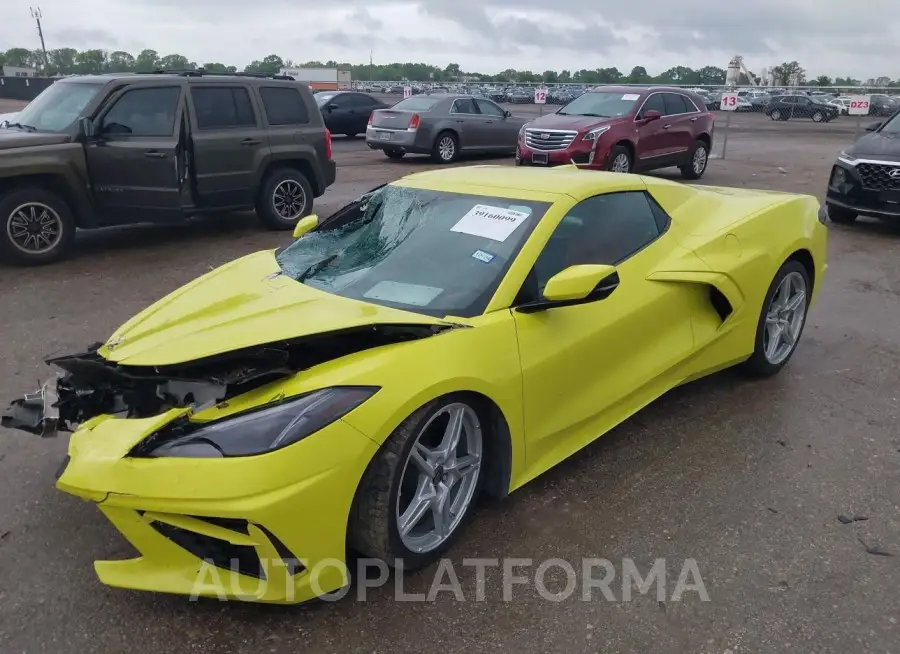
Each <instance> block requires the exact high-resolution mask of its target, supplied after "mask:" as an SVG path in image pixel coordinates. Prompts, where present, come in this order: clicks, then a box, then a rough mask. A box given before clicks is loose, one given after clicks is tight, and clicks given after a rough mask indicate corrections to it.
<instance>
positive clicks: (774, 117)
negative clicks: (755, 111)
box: [769, 109, 781, 120]
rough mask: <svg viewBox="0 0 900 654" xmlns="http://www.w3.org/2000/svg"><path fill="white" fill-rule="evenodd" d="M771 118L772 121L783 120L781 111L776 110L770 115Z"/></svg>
mask: <svg viewBox="0 0 900 654" xmlns="http://www.w3.org/2000/svg"><path fill="white" fill-rule="evenodd" d="M769 118H771V119H772V120H781V109H775V110H774V111H772V113H770V114H769Z"/></svg>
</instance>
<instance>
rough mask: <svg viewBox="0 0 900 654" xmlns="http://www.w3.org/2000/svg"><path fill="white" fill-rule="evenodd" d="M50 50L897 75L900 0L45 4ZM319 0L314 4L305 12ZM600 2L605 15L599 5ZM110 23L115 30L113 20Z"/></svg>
mask: <svg viewBox="0 0 900 654" xmlns="http://www.w3.org/2000/svg"><path fill="white" fill-rule="evenodd" d="M35 2H36V3H38V2H39V3H40V5H41V9H42V10H43V14H44V33H45V36H46V39H47V47H48V48H56V47H64V46H69V47H74V48H78V49H87V48H103V49H107V50H118V49H121V50H127V51H129V52H132V53H134V54H136V53H137V52H138V51H140V50H141V49H143V48H153V49H155V50H158V51H159V52H160V54H170V53H179V54H184V55H185V56H187V57H188V58H189V59H191V60H194V61H197V62H198V63H203V62H207V61H220V62H222V63H225V64H234V65H238V66H243V65H244V64H246V63H247V62H249V61H251V60H253V59H260V58H262V57H264V56H265V55H267V54H270V53H274V54H278V55H280V56H282V57H284V58H289V59H293V60H295V61H307V60H311V59H318V60H321V61H326V60H329V59H334V60H337V61H348V62H351V63H362V62H365V61H367V60H368V58H369V50H370V48H371V50H372V51H373V54H374V59H375V62H376V63H388V62H392V61H417V62H419V61H422V62H427V63H432V64H435V65H438V66H445V65H447V64H448V63H450V62H456V63H459V64H460V65H461V66H462V68H463V69H464V70H478V71H482V72H498V71H500V70H503V69H505V68H517V69H531V70H534V71H538V72H540V71H543V70H546V69H548V68H549V69H555V70H561V69H569V70H577V69H580V68H601V67H611V66H617V67H618V68H619V69H620V70H622V71H624V72H628V71H630V70H631V68H632V67H633V66H636V65H642V66H644V67H646V68H647V70H648V71H649V72H650V73H658V72H661V71H663V70H665V69H667V68H670V67H672V66H675V65H686V66H691V67H694V68H697V67H700V66H704V65H707V64H712V65H717V66H719V67H721V68H725V67H726V65H727V63H728V59H729V58H730V56H731V55H733V54H742V55H743V56H744V59H745V62H746V63H747V66H748V67H749V68H750V69H751V70H754V71H757V72H758V71H759V69H760V68H762V67H763V66H772V65H775V64H778V63H781V62H782V61H785V60H792V59H796V60H797V61H799V62H800V63H801V65H803V66H804V67H805V68H806V70H807V73H808V75H809V76H815V75H819V74H827V75H829V76H832V77H834V76H847V75H850V76H853V77H858V78H863V79H865V78H869V77H878V76H880V75H887V76H889V77H891V78H892V79H897V78H900V5H898V0H865V2H861V3H860V4H859V5H856V4H855V3H853V2H848V1H847V0H750V1H748V2H734V1H733V0H679V1H678V2H674V3H673V2H672V1H671V0H637V1H632V2H621V1H613V0H608V1H606V2H600V1H598V0H420V1H418V2H403V1H399V0H340V1H336V2H320V3H313V2H307V1H305V0H300V1H299V2H298V1H297V0H255V1H254V2H246V0H188V1H185V0H81V1H80V2H77V3H75V2H71V1H70V0H66V1H64V0H35ZM14 4H15V5H16V6H15V7H14V8H6V9H5V10H4V11H3V19H2V21H0V49H6V48H9V47H14V46H22V47H29V48H36V47H37V46H38V39H37V34H36V31H35V27H34V23H33V21H32V20H31V18H30V16H29V13H28V8H27V6H26V5H25V3H24V2H19V3H14ZM310 4H316V5H318V6H316V7H315V8H309V9H307V8H302V7H304V6H308V5H310ZM329 5H332V6H333V8H326V7H328V6H329ZM600 7H602V9H601V8H600ZM112 26H116V27H115V28H113V27H112Z"/></svg>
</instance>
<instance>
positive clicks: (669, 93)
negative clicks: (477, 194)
mask: <svg viewBox="0 0 900 654" xmlns="http://www.w3.org/2000/svg"><path fill="white" fill-rule="evenodd" d="M714 122H715V119H714V116H713V114H712V113H710V112H709V111H707V110H706V105H705V103H704V102H703V100H702V99H701V98H700V96H698V95H697V94H695V93H692V92H690V91H686V90H684V89H677V88H670V87H639V88H636V87H633V86H604V87H598V88H596V89H594V90H592V91H588V92H587V93H585V94H584V95H581V96H579V97H577V98H575V99H574V100H572V102H570V103H569V104H567V105H566V106H564V107H562V108H561V109H560V110H559V111H557V112H556V113H555V114H548V115H546V116H541V117H540V118H537V119H536V120H533V121H531V122H530V123H526V124H525V125H524V126H523V127H522V129H521V130H520V131H519V144H518V146H517V148H516V165H522V166H554V165H562V164H572V163H574V164H577V165H578V166H580V167H583V168H593V169H595V170H612V171H614V172H620V173H630V172H641V171H645V170H653V169H655V168H667V167H669V166H678V167H679V168H680V169H681V174H682V176H683V177H685V178H686V179H699V178H700V177H701V176H702V175H703V173H704V172H705V171H706V165H707V162H708V161H709V153H710V150H711V149H712V143H713V124H714Z"/></svg>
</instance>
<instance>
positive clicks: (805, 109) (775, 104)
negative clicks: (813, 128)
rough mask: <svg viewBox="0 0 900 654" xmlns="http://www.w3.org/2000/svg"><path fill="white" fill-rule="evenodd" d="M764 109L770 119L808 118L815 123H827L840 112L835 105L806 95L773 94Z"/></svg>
mask: <svg viewBox="0 0 900 654" xmlns="http://www.w3.org/2000/svg"><path fill="white" fill-rule="evenodd" d="M765 111H766V115H767V116H768V117H769V118H771V119H772V120H790V119H791V118H810V119H811V120H813V122H816V123H827V122H829V121H832V120H834V119H835V118H837V117H838V116H839V115H840V113H841V110H840V109H838V108H837V107H836V106H834V105H832V104H828V103H827V102H825V101H824V100H819V99H818V98H814V97H810V96H808V95H777V96H774V97H773V98H772V99H771V100H770V101H769V104H768V105H766V108H765Z"/></svg>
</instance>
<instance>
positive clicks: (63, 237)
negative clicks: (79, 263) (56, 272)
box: [0, 187, 75, 266]
mask: <svg viewBox="0 0 900 654" xmlns="http://www.w3.org/2000/svg"><path fill="white" fill-rule="evenodd" d="M74 242H75V216H74V215H73V214H72V210H71V209H70V208H69V205H67V204H66V202H65V201H64V200H63V199H62V198H60V197H59V196H57V195H56V194H55V193H52V192H50V191H46V190H44V189H41V188H36V187H35V188H23V189H19V190H16V191H12V192H11V193H9V194H8V195H6V196H4V197H2V198H0V260H3V261H8V262H9V263H14V264H17V265H20V266H39V265H42V264H46V263H52V262H54V261H58V260H60V259H62V258H63V257H65V256H66V255H67V254H68V253H69V252H70V251H71V249H72V245H73V244H74Z"/></svg>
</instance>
